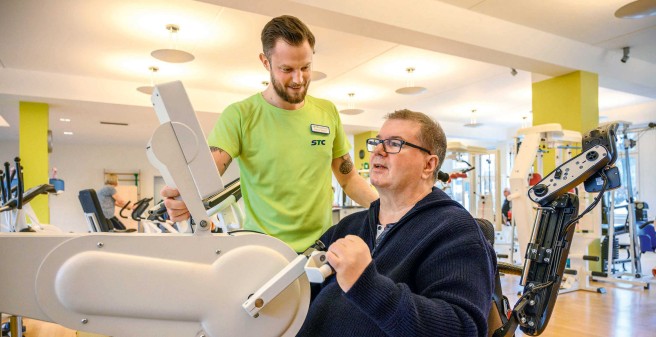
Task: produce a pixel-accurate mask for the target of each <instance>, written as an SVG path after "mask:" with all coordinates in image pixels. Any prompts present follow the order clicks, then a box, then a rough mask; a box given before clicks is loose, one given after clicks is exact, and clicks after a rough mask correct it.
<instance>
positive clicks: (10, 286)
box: [0, 82, 330, 337]
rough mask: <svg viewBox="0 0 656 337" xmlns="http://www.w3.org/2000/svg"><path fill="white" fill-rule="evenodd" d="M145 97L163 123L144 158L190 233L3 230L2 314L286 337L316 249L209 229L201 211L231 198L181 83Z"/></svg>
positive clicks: (296, 320)
mask: <svg viewBox="0 0 656 337" xmlns="http://www.w3.org/2000/svg"><path fill="white" fill-rule="evenodd" d="M152 101H153V106H154V108H155V111H156V112H157V115H158V117H159V119H160V122H161V125H160V126H159V127H158V128H157V130H156V131H155V132H154V134H153V136H152V138H151V140H150V142H149V144H148V146H147V154H148V157H149V159H150V160H151V163H153V164H154V165H156V166H157V167H158V168H159V170H160V173H161V174H162V176H163V177H164V179H165V181H166V183H167V185H169V186H174V187H176V188H177V189H178V190H179V191H180V193H181V196H182V197H183V198H184V200H185V203H186V204H187V206H188V208H189V210H190V213H191V216H192V218H193V223H192V225H191V226H192V227H193V233H178V234H175V233H173V234H143V233H131V234H127V233H91V234H81V233H64V234H60V235H38V236H37V235H26V234H21V233H16V234H14V235H11V236H9V235H6V234H0V246H2V247H3V254H2V255H0V274H3V275H11V277H8V278H6V280H5V283H4V284H3V287H1V288H0V312H6V313H11V314H14V315H18V316H25V317H30V318H34V319H38V320H44V321H50V322H56V323H58V324H61V325H64V326H67V327H69V328H71V329H75V330H81V331H89V332H95V333H101V334H105V335H111V336H124V337H129V336H153V337H155V336H196V337H200V336H206V337H218V336H294V335H295V334H296V332H297V331H298V330H299V329H300V327H301V325H302V323H303V321H304V319H305V316H306V314H307V311H308V307H309V302H310V287H309V282H311V281H312V282H322V281H323V279H324V278H325V277H326V276H327V275H328V274H329V273H330V267H329V266H327V265H326V264H325V252H323V251H322V248H324V247H322V245H321V244H320V243H317V244H316V245H314V246H312V247H309V248H308V250H307V251H306V252H305V253H304V254H301V255H298V254H296V252H295V251H294V250H293V249H292V248H290V247H289V246H287V245H286V244H285V243H283V242H282V241H280V240H278V239H276V238H273V237H271V236H267V235H263V234H259V233H253V232H246V231H239V232H237V233H230V234H228V233H213V232H212V230H211V228H212V226H211V221H212V220H211V219H210V218H211V217H210V216H209V215H208V209H207V208H208V206H209V208H210V211H211V210H212V209H214V208H221V207H223V205H225V204H228V203H230V202H232V200H234V199H236V196H235V194H234V193H231V192H230V189H224V186H223V184H222V181H221V177H220V176H219V174H218V172H217V170H216V167H215V164H214V162H213V160H212V157H211V154H210V152H209V148H208V147H207V144H206V142H205V137H204V136H203V133H202V131H201V129H200V125H199V124H198V120H197V119H196V117H195V114H194V111H193V108H192V107H191V103H190V102H189V98H188V97H187V95H186V92H185V91H184V88H183V86H182V83H180V82H172V83H167V84H162V85H158V86H156V87H155V89H154V92H153V96H152ZM210 213H211V212H210ZM17 252H20V254H18V253H17ZM17 266H20V267H19V268H17ZM144 282H147V283H148V285H149V286H148V287H145V288H144V287H134V286H133V285H135V284H143V283H144Z"/></svg>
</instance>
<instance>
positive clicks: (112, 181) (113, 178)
mask: <svg viewBox="0 0 656 337" xmlns="http://www.w3.org/2000/svg"><path fill="white" fill-rule="evenodd" d="M105 185H114V186H116V185H118V176H117V175H116V174H114V173H108V174H106V175H105Z"/></svg>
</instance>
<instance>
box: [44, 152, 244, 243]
mask: <svg viewBox="0 0 656 337" xmlns="http://www.w3.org/2000/svg"><path fill="white" fill-rule="evenodd" d="M52 167H56V168H57V171H58V174H57V177H58V178H60V179H63V180H64V182H65V183H66V192H65V193H63V194H60V195H51V196H50V223H51V224H53V225H57V226H58V227H60V228H61V229H62V230H64V231H66V232H68V231H71V232H87V231H88V226H87V223H86V220H85V219H84V216H83V212H82V206H80V202H79V200H78V197H77V196H78V192H79V191H80V190H83V189H87V188H93V189H96V190H98V189H100V188H101V187H102V186H103V183H104V170H108V171H113V172H134V171H140V172H141V179H140V181H141V184H142V185H141V195H140V197H141V198H147V197H148V198H149V197H153V195H154V194H155V193H159V191H154V187H153V185H154V177H155V176H159V175H160V173H159V171H158V170H157V169H155V168H154V167H153V166H152V165H151V164H150V162H149V161H148V159H147V158H146V150H145V147H144V148H140V147H136V146H132V147H126V146H113V145H105V146H102V145H70V144H62V145H56V146H55V148H54V150H53V153H52V154H51V155H50V168H51V170H52ZM238 177H239V169H238V167H237V165H236V163H235V164H233V165H230V168H229V169H228V171H227V172H226V174H225V175H224V179H223V182H224V183H227V182H229V181H232V180H233V179H236V178H238ZM155 199H159V198H155ZM132 201H133V202H134V201H136V200H132Z"/></svg>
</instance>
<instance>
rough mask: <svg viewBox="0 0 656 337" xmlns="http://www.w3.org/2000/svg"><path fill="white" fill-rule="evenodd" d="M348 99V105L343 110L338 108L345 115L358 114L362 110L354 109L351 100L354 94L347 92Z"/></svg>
mask: <svg viewBox="0 0 656 337" xmlns="http://www.w3.org/2000/svg"><path fill="white" fill-rule="evenodd" d="M348 95H349V101H348V107H347V108H346V109H343V110H339V112H340V113H343V114H345V115H359V114H361V113H363V112H364V110H362V109H356V108H355V102H354V101H353V100H354V99H353V97H354V96H355V93H353V92H349V94H348Z"/></svg>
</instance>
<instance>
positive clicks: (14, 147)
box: [0, 141, 18, 170]
mask: <svg viewBox="0 0 656 337" xmlns="http://www.w3.org/2000/svg"><path fill="white" fill-rule="evenodd" d="M16 156H18V142H8V141H1V142H0V164H2V165H4V163H5V162H6V161H8V162H12V163H13V161H14V157H16ZM3 170H4V169H3Z"/></svg>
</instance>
